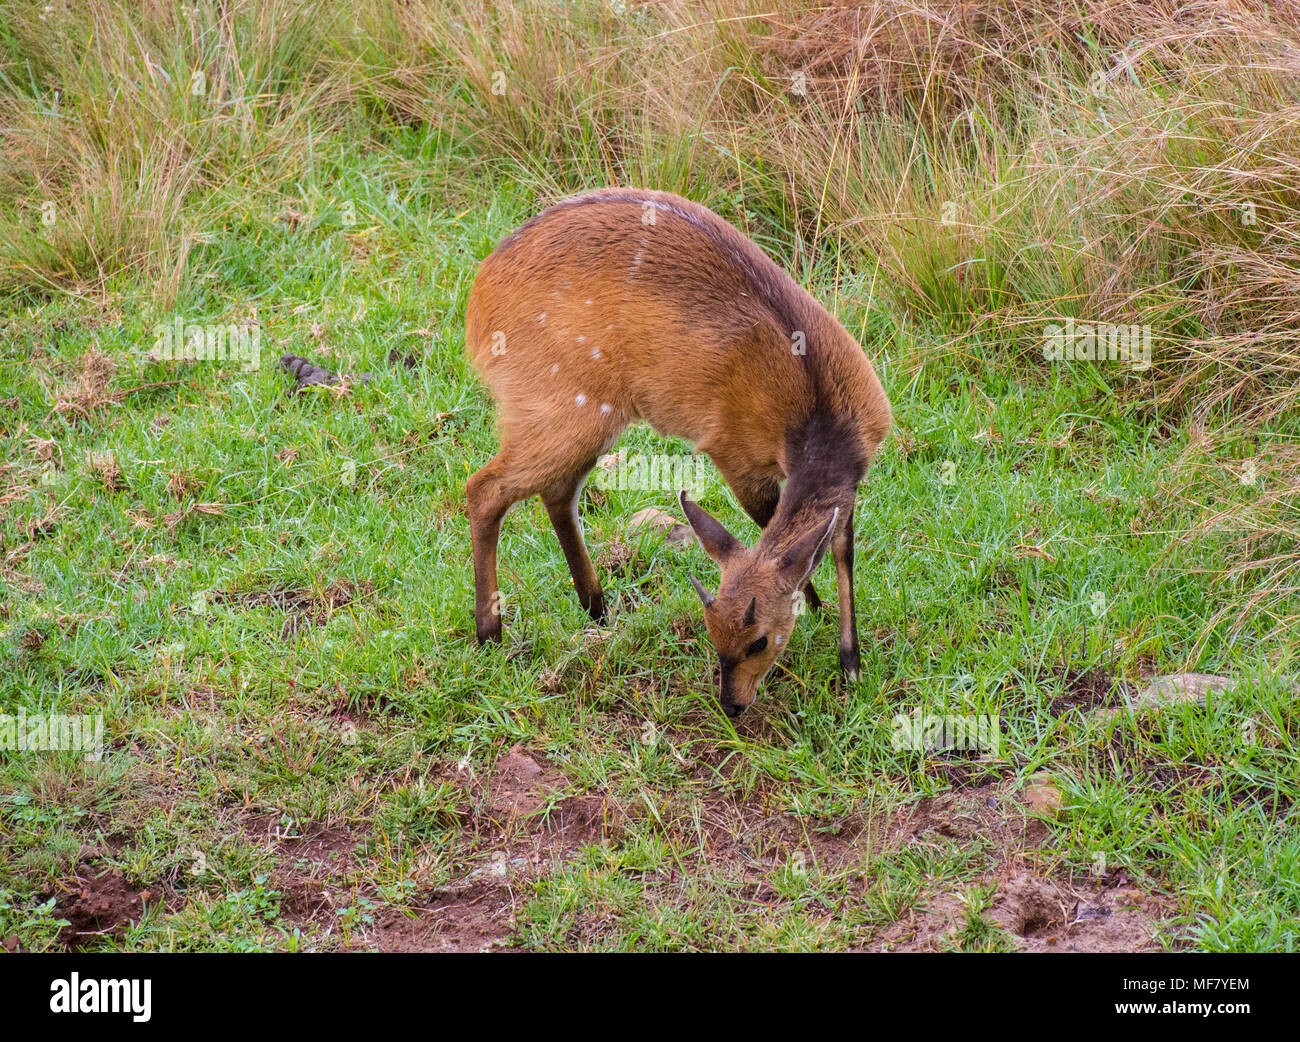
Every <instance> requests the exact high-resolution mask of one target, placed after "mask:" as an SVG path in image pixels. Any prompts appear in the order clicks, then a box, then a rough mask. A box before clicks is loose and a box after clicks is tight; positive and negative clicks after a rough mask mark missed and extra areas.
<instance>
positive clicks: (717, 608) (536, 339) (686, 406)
mask: <svg viewBox="0 0 1300 1042" xmlns="http://www.w3.org/2000/svg"><path fill="white" fill-rule="evenodd" d="M465 333H466V339H467V341H468V350H469V355H470V358H471V359H472V360H473V363H474V366H475V368H476V369H477V370H478V372H479V374H480V375H481V376H482V377H483V380H484V381H485V382H486V383H487V385H488V387H489V388H490V390H491V391H492V394H493V396H494V397H495V398H496V401H497V403H498V405H499V407H500V431H501V451H500V452H499V453H497V455H496V456H495V457H494V458H493V459H492V460H491V462H489V463H488V464H487V466H485V467H484V468H483V469H482V470H480V471H478V472H477V473H476V474H473V475H472V476H471V477H470V479H469V482H468V484H467V486H466V495H467V499H468V506H469V521H470V532H471V536H472V539H473V543H474V595H475V600H474V609H475V623H476V629H477V633H478V639H479V640H480V641H482V642H486V641H491V640H499V639H500V637H501V613H500V610H499V599H498V593H497V541H498V536H499V534H500V531H501V518H502V516H503V515H504V514H505V512H506V510H508V509H509V508H510V506H511V505H512V504H514V503H516V502H518V501H519V500H521V499H525V498H527V497H528V496H532V495H540V496H541V497H542V502H543V504H544V505H545V507H546V512H547V513H548V514H549V515H550V518H551V524H552V525H554V527H555V534H556V535H557V536H558V537H559V540H560V546H561V548H562V549H563V550H564V557H565V560H567V561H568V564H569V570H570V572H571V573H572V574H573V583H574V586H575V587H576V589H577V593H578V600H579V601H580V602H581V603H582V606H583V607H584V608H585V609H586V610H587V612H588V613H589V614H590V615H591V617H592V618H593V619H596V620H597V621H599V620H601V619H603V618H604V614H605V599H604V595H603V593H602V592H601V588H600V581H599V580H598V579H597V577H596V572H595V569H593V568H592V565H591V558H590V557H589V556H588V555H587V548H586V546H585V545H584V543H583V540H582V532H581V530H580V529H579V527H578V495H579V492H580V490H581V488H582V483H583V481H584V479H585V478H586V476H587V474H588V472H589V471H590V470H591V468H592V467H593V466H594V465H595V463H596V460H597V458H598V457H599V456H600V455H601V454H602V453H604V452H606V451H607V450H608V449H609V448H610V447H611V446H612V445H613V444H614V442H615V440H616V439H617V438H618V436H619V434H620V433H621V432H622V431H623V429H624V428H625V427H627V426H628V424H630V423H633V422H634V421H636V420H645V421H646V422H647V423H649V424H650V425H651V426H652V427H654V429H655V430H657V431H659V432H660V433H661V434H667V435H676V436H678V437H681V438H685V439H687V440H688V441H690V442H692V443H693V444H694V445H695V446H696V447H697V448H698V449H699V450H700V451H702V452H705V453H707V454H708V455H709V457H710V458H711V459H712V460H713V462H714V464H715V465H716V467H717V468H718V471H719V472H720V473H721V474H722V476H723V477H724V478H725V479H726V481H727V484H728V485H730V486H731V489H732V491H733V492H734V493H735V495H736V498H737V499H738V500H739V501H740V505H741V506H742V507H743V508H744V509H745V511H746V512H747V513H748V514H749V516H750V517H752V518H753V519H754V521H755V522H756V523H757V524H758V525H759V527H760V528H762V530H763V534H762V537H761V538H760V539H759V541H758V544H757V545H756V546H755V547H754V548H753V549H752V550H751V549H749V548H747V547H746V546H745V545H744V544H742V543H741V542H740V540H739V539H737V538H736V537H735V536H733V535H732V534H731V533H730V532H728V531H727V529H726V528H724V527H723V526H722V524H721V523H720V522H719V521H718V520H717V519H716V518H714V517H713V516H712V515H710V514H709V513H708V511H706V510H704V509H703V508H702V507H700V506H699V505H697V504H696V503H693V502H691V501H690V500H689V499H688V498H687V497H686V493H685V492H682V493H681V495H680V497H679V498H680V501H681V507H682V510H683V511H684V512H685V514H686V518H687V520H688V521H689V522H690V525H691V528H692V529H693V530H694V532H695V535H696V536H697V538H698V539H699V541H700V545H701V546H702V547H703V548H704V550H705V552H706V553H707V554H708V555H709V556H710V557H712V558H713V560H714V561H716V562H717V563H718V565H719V567H720V568H721V572H722V577H721V581H720V583H719V586H718V592H717V593H716V594H711V593H709V591H708V590H707V589H706V588H705V587H704V586H703V584H701V583H700V581H699V580H698V579H696V578H695V577H694V576H692V577H691V581H692V583H693V585H694V586H695V589H696V591H697V592H698V593H699V596H700V600H702V601H703V602H704V624H705V627H706V628H707V630H708V633H709V637H710V639H711V640H712V641H713V646H714V648H715V649H716V650H717V653H718V658H719V660H720V662H721V676H722V686H721V704H722V708H723V710H724V711H725V712H726V713H727V715H728V716H733V717H734V716H738V715H739V714H740V713H742V712H743V711H744V709H745V707H746V706H748V705H749V704H750V703H751V702H753V700H754V697H755V695H756V694H757V691H758V685H759V683H760V681H761V680H762V679H763V677H764V676H765V675H766V674H767V671H768V670H769V669H771V668H772V665H773V663H774V662H775V661H776V659H777V657H778V656H779V655H780V654H781V652H782V651H784V650H785V647H786V645H787V644H788V642H789V638H790V633H791V631H792V630H793V629H794V621H795V615H796V614H797V612H798V609H799V605H800V602H801V600H802V599H803V598H806V600H807V603H808V605H809V607H811V608H814V609H815V608H817V607H818V606H819V605H820V603H821V602H820V600H819V598H818V597H817V592H816V590H814V589H813V587H812V584H811V583H810V582H809V581H808V577H809V575H810V574H811V572H812V570H813V569H814V568H815V567H816V566H817V563H818V561H820V560H821V558H822V555H823V554H824V553H825V552H826V549H827V547H828V546H829V547H830V550H831V553H832V554H833V556H834V560H835V569H836V580H837V584H838V587H839V604H840V668H841V669H842V670H843V671H844V672H845V673H846V674H847V675H848V677H849V678H850V679H854V680H856V679H857V673H858V667H859V652H858V632H857V622H856V620H855V618H854V608H853V504H854V499H855V497H856V495H857V487H858V483H859V482H860V481H861V480H862V477H863V475H864V473H865V472H866V469H867V466H868V464H869V463H870V462H871V459H872V456H873V455H874V454H875V452H876V448H877V447H878V446H879V445H880V442H881V441H882V440H883V439H884V437H885V435H886V433H888V431H889V427H890V423H891V421H892V417H891V414H890V409H889V401H888V399H887V398H886V397H885V393H884V391H883V390H882V389H881V386H880V381H879V380H878V379H877V378H876V373H875V370H874V369H873V368H872V366H871V363H870V362H869V361H868V360H867V358H866V357H865V356H864V355H863V353H862V348H861V347H859V346H858V343H857V342H856V341H855V340H854V339H853V337H852V336H850V335H849V333H848V332H847V331H846V330H845V329H844V327H843V326H841V325H840V324H839V322H837V321H836V320H835V319H834V318H833V317H832V316H831V315H830V314H829V313H827V311H826V310H825V309H824V308H823V307H822V306H821V305H820V304H818V303H817V301H815V300H814V299H813V298H812V297H811V296H809V295H808V293H806V292H805V291H804V290H803V289H801V288H800V287H799V286H798V285H796V283H795V282H794V280H793V279H791V278H790V276H789V275H787V274H786V273H785V272H784V271H782V270H781V269H780V268H779V267H777V266H776V265H775V264H774V263H773V262H772V261H771V260H770V259H769V258H768V257H767V255H766V254H764V253H763V251H762V250H760V249H759V248H758V247H757V246H756V245H755V244H754V243H753V242H752V241H750V240H749V239H748V238H746V237H745V236H744V235H742V234H741V233H740V232H738V231H737V230H736V229H735V228H733V227H732V226H731V225H729V224H727V223H726V222H725V221H723V220H722V219H721V218H720V217H718V216H717V215H716V214H714V213H712V212H711V211H709V210H707V209H705V208H704V207H703V206H699V205H697V204H696V203H692V202H689V201H688V200H686V199H682V198H679V197H678V196H675V195H669V194H668V193H666V192H652V191H642V190H637V189H620V188H610V189H601V190H598V191H593V192H587V193H585V194H583V195H579V196H575V197H573V198H571V199H566V200H564V201H562V202H560V203H557V204H556V205H555V206H552V207H551V208H550V209H548V210H546V211H545V212H543V213H541V214H539V215H538V216H537V217H534V218H533V219H532V220H530V221H528V222H527V223H526V224H524V225H523V226H522V227H521V228H520V229H519V230H518V231H516V232H515V233H514V234H513V235H511V236H509V237H508V238H507V239H505V240H504V241H503V242H502V243H501V244H500V245H499V246H498V247H497V248H496V250H495V251H494V252H493V253H492V255H491V256H489V257H488V258H487V259H486V260H485V261H484V262H483V264H482V266H481V267H480V268H479V273H478V277H477V278H476V279H475V281H474V286H473V288H472V289H471V290H470V295H469V305H468V309H467V312H466V316H465ZM782 480H784V481H785V487H784V491H783V490H782V487H781V484H780V483H781V481H782Z"/></svg>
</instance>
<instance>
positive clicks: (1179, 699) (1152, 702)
mask: <svg viewBox="0 0 1300 1042" xmlns="http://www.w3.org/2000/svg"><path fill="white" fill-rule="evenodd" d="M1240 682H1241V681H1239V680H1235V679H1234V678H1232V677H1221V676H1216V675H1215V674H1213V673H1168V674H1166V675H1164V676H1159V677H1152V678H1151V681H1150V683H1148V684H1147V686H1146V687H1144V688H1143V689H1142V690H1141V691H1139V692H1138V693H1137V694H1136V695H1134V696H1133V700H1132V703H1131V704H1130V705H1126V706H1111V707H1109V708H1105V709H1097V710H1094V711H1093V713H1092V715H1093V716H1095V717H1097V718H1098V719H1108V718H1110V717H1113V716H1118V715H1119V714H1121V713H1127V712H1132V713H1134V714H1137V713H1141V712H1144V711H1145V710H1147V709H1154V708H1159V707H1161V706H1171V705H1188V704H1191V705H1198V706H1203V705H1205V698H1206V696H1207V695H1208V694H1209V693H1210V692H1213V693H1214V694H1216V695H1220V694H1224V693H1225V692H1228V691H1231V690H1233V688H1235V687H1236V686H1237V685H1238V684H1239V683H1240ZM1292 687H1293V688H1294V690H1295V691H1297V692H1300V684H1293V685H1292Z"/></svg>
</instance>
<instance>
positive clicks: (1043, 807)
mask: <svg viewBox="0 0 1300 1042" xmlns="http://www.w3.org/2000/svg"><path fill="white" fill-rule="evenodd" d="M1024 797H1025V803H1026V804H1028V805H1029V809H1030V810H1031V811H1033V812H1034V813H1035V814H1037V815H1039V816H1040V817H1043V818H1058V817H1060V815H1061V809H1062V807H1064V805H1065V800H1064V798H1063V797H1062V796H1061V790H1060V789H1058V788H1057V787H1056V785H1055V783H1054V782H1053V781H1052V779H1051V778H1049V777H1048V776H1047V775H1045V774H1036V775H1034V776H1033V777H1032V778H1030V779H1029V784H1028V785H1026V786H1025V791H1024Z"/></svg>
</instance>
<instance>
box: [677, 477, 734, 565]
mask: <svg viewBox="0 0 1300 1042" xmlns="http://www.w3.org/2000/svg"><path fill="white" fill-rule="evenodd" d="M677 500H678V502H679V503H681V505H682V513H683V514H685V515H686V520H687V521H689V522H690V525H691V531H693V532H694V533H695V538H696V539H698V540H699V541H700V546H702V547H704V552H705V553H706V554H708V555H709V556H710V557H712V558H713V559H714V560H715V561H717V562H718V564H726V563H727V560H728V558H730V557H731V556H732V555H734V554H736V553H738V552H740V551H741V550H743V549H744V546H743V544H742V543H741V542H740V540H739V539H737V538H736V537H735V536H734V535H732V534H731V533H730V532H728V531H727V530H726V529H725V528H723V527H722V522H721V521H719V520H718V519H717V518H716V517H714V516H713V515H712V514H710V513H709V512H708V511H707V510H705V509H704V508H703V507H702V506H700V505H699V504H698V503H692V502H691V501H690V500H689V499H687V498H686V490H685V489H682V491H681V492H679V493H678V494H677Z"/></svg>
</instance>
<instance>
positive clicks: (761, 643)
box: [745, 637, 767, 655]
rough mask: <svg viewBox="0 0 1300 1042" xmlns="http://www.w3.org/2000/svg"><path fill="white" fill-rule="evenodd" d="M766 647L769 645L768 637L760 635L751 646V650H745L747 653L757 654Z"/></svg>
mask: <svg viewBox="0 0 1300 1042" xmlns="http://www.w3.org/2000/svg"><path fill="white" fill-rule="evenodd" d="M766 647H767V638H766V637H759V638H758V640H756V641H754V643H753V644H751V645H750V646H749V650H748V651H747V652H745V654H746V655H757V654H758V653H759V652H760V651H762V650H763V649H764V648H766Z"/></svg>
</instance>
